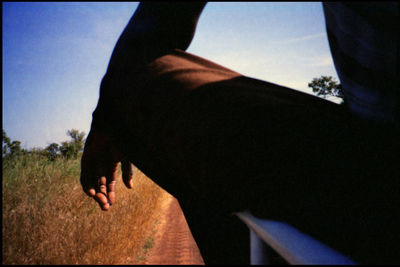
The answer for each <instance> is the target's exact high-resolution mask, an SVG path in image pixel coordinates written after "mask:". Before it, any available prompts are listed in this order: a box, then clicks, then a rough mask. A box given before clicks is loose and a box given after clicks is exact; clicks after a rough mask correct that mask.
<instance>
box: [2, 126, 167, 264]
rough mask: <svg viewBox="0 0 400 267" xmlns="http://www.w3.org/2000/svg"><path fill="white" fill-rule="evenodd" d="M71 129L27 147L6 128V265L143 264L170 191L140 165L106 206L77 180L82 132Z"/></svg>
mask: <svg viewBox="0 0 400 267" xmlns="http://www.w3.org/2000/svg"><path fill="white" fill-rule="evenodd" d="M68 135H69V136H70V137H71V139H72V140H71V141H66V142H62V144H61V145H58V144H56V143H53V144H50V145H49V146H48V147H47V148H46V149H32V150H30V151H27V150H24V149H21V148H20V142H19V141H11V140H10V138H8V137H7V135H6V133H5V131H4V130H3V173H2V174H3V184H2V186H3V187H2V189H3V199H2V200H3V221H2V223H3V228H2V234H3V235H2V236H3V237H2V241H3V261H2V262H3V264H133V263H139V264H140V263H141V260H144V259H145V255H144V254H143V253H147V250H148V249H149V248H150V245H151V246H152V244H151V242H150V243H149V240H152V235H153V232H152V231H153V228H154V224H155V222H157V220H159V218H158V215H159V213H160V204H161V203H162V201H163V200H164V199H165V198H166V197H167V196H168V194H167V193H166V192H165V191H164V190H162V189H161V188H160V187H158V186H157V185H156V184H154V183H153V182H152V181H151V180H150V179H149V178H147V177H146V176H145V175H144V174H143V173H142V172H140V171H139V170H138V169H135V176H134V188H133V189H131V190H128V189H126V187H125V186H124V185H123V183H122V182H119V183H117V186H116V193H117V202H116V203H115V204H114V205H113V208H112V209H111V210H110V211H107V212H103V211H101V209H100V208H99V207H98V205H97V204H96V203H95V201H94V200H93V199H91V198H89V197H87V196H86V195H85V194H84V193H83V191H82V189H81V185H80V182H79V176H80V158H81V154H82V153H81V151H82V148H83V140H84V134H83V135H82V133H80V132H79V131H76V130H71V131H68Z"/></svg>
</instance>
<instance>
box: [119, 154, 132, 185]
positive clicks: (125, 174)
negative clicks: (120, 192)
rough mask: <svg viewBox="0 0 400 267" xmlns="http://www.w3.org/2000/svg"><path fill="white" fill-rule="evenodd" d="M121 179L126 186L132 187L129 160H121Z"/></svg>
mask: <svg viewBox="0 0 400 267" xmlns="http://www.w3.org/2000/svg"><path fill="white" fill-rule="evenodd" d="M121 169H122V181H124V184H125V186H126V187H127V188H132V187H133V164H132V163H131V162H130V161H129V160H126V159H125V160H122V161H121Z"/></svg>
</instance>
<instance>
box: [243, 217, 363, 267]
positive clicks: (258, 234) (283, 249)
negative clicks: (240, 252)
mask: <svg viewBox="0 0 400 267" xmlns="http://www.w3.org/2000/svg"><path fill="white" fill-rule="evenodd" d="M236 215H237V216H238V217H239V218H240V219H241V220H242V221H243V222H244V223H245V224H246V225H247V227H248V228H249V229H250V263H251V264H252V265H257V264H269V263H270V262H269V259H268V250H269V249H270V248H272V249H274V250H275V251H276V252H277V253H278V254H279V255H280V256H281V257H282V258H283V259H284V260H286V261H287V262H288V263H289V264H307V265H310V264H335V265H355V264H357V263H356V262H354V261H352V260H350V259H349V258H347V257H346V256H344V255H342V254H341V253H339V252H337V251H335V250H333V249H332V248H330V247H328V246H327V245H325V244H323V243H321V242H320V241H317V240H316V239H314V238H312V237H310V236H308V235H306V234H304V233H302V232H300V231H299V230H297V229H296V228H294V227H292V226H290V225H288V224H286V223H282V222H277V221H272V220H263V219H259V218H256V217H254V216H253V215H251V214H250V213H249V212H238V213H236Z"/></svg>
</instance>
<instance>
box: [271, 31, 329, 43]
mask: <svg viewBox="0 0 400 267" xmlns="http://www.w3.org/2000/svg"><path fill="white" fill-rule="evenodd" d="M321 37H326V33H317V34H311V35H306V36H302V37H297V38H292V39H288V40H282V41H278V42H277V43H279V44H293V43H298V42H303V41H307V40H312V39H317V38H321Z"/></svg>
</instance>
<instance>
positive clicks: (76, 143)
mask: <svg viewBox="0 0 400 267" xmlns="http://www.w3.org/2000/svg"><path fill="white" fill-rule="evenodd" d="M67 135H68V136H70V137H71V138H72V141H69V142H68V141H64V142H62V143H61V146H60V148H59V150H60V152H61V155H62V156H63V157H65V158H67V159H70V158H74V159H76V158H77V157H78V153H79V152H81V151H82V150H83V145H84V141H85V133H84V132H79V131H78V130H76V129H72V130H68V131H67Z"/></svg>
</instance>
